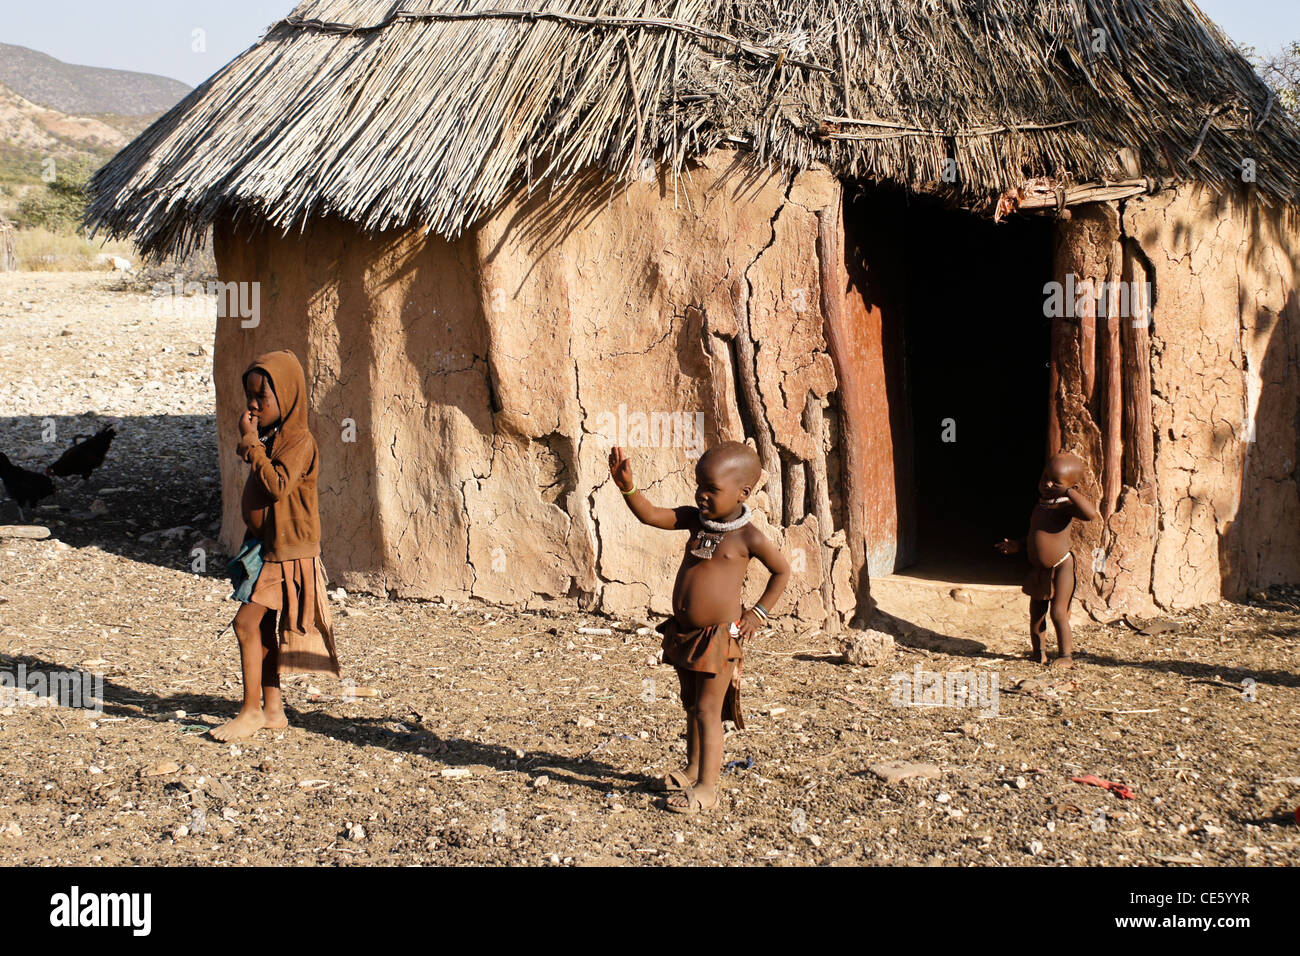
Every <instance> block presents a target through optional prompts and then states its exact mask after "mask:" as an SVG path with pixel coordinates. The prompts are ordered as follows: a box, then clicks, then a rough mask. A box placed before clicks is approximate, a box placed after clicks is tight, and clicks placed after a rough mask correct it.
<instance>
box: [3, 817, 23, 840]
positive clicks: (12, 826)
mask: <svg viewBox="0 0 1300 956" xmlns="http://www.w3.org/2000/svg"><path fill="white" fill-rule="evenodd" d="M22 835H23V828H22V827H20V826H19V825H18V824H17V823H15V822H14V821H13V820H10V821H9V822H8V823H6V824H5V825H4V826H0V836H3V837H8V838H9V839H10V840H17V839H18V838H19V837H20V836H22Z"/></svg>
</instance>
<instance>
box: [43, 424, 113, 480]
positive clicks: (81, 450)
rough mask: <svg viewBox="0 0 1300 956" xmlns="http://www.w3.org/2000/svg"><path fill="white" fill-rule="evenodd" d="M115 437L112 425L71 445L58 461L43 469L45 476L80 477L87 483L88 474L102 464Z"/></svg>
mask: <svg viewBox="0 0 1300 956" xmlns="http://www.w3.org/2000/svg"><path fill="white" fill-rule="evenodd" d="M78 437H80V436H78ZM115 437H117V430H116V429H114V428H113V426H112V425H108V426H105V427H104V428H101V429H100V430H99V431H98V432H96V433H95V435H94V436H93V437H91V438H87V439H86V440H85V441H83V442H79V443H77V444H75V445H73V446H72V447H71V448H69V449H68V450H67V451H65V452H64V453H63V454H62V455H60V456H59V460H58V461H56V462H55V463H54V464H52V465H50V467H49V468H46V469H45V474H47V475H55V476H57V477H59V478H67V477H69V476H71V475H80V476H81V480H82V481H89V480H90V473H91V472H92V471H94V470H95V469H96V468H98V467H99V466H100V465H102V464H103V463H104V456H105V455H107V454H108V446H109V445H111V444H112V443H113V439H114V438H115Z"/></svg>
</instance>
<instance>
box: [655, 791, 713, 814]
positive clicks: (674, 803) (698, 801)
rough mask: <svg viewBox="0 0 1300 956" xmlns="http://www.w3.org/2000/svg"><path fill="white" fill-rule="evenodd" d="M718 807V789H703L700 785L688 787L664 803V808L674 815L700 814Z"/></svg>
mask: <svg viewBox="0 0 1300 956" xmlns="http://www.w3.org/2000/svg"><path fill="white" fill-rule="evenodd" d="M717 805H718V790H717V788H716V787H702V786H700V785H699V784H696V785H695V786H693V787H687V788H686V789H685V790H683V791H681V793H674V794H673V795H672V796H670V797H668V799H666V800H665V801H664V807H665V808H667V809H669V810H671V811H672V812H673V813H699V812H700V811H702V810H712V809H713V808H714V807H716V806H717Z"/></svg>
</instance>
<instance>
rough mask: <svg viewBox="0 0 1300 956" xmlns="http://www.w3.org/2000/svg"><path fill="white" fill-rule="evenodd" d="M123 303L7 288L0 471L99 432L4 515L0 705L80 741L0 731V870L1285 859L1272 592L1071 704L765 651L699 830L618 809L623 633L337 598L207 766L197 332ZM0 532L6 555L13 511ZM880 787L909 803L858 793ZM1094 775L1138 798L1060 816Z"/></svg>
mask: <svg viewBox="0 0 1300 956" xmlns="http://www.w3.org/2000/svg"><path fill="white" fill-rule="evenodd" d="M117 281H118V280H115V279H112V278H110V277H107V276H103V275H90V274H74V275H69V274H53V273H51V274H39V275H38V274H21V273H20V274H9V275H0V381H3V382H4V383H5V386H4V388H3V389H2V390H0V450H3V451H5V452H7V453H8V454H9V455H10V456H11V457H13V458H15V459H17V460H18V461H19V463H21V464H25V465H26V466H27V467H29V468H37V467H39V466H42V465H44V464H47V463H49V461H51V460H53V458H54V457H57V454H58V452H59V451H60V450H61V449H62V447H63V446H64V445H65V444H66V443H67V442H68V441H70V440H71V439H72V437H73V436H74V435H76V434H78V433H89V432H91V431H93V430H95V429H96V428H97V427H99V426H100V425H101V424H102V423H104V422H107V421H114V422H116V423H117V425H118V431H119V437H118V439H117V441H116V442H115V443H114V445H113V448H112V451H111V453H110V455H109V458H108V460H107V462H106V463H105V465H104V466H103V468H102V469H100V471H98V472H96V473H95V475H94V476H93V477H92V478H91V479H90V481H89V482H88V483H85V484H83V483H82V482H81V480H80V479H73V480H72V481H69V482H61V483H60V485H59V490H58V494H57V496H56V497H55V498H53V499H50V500H48V501H47V502H45V503H44V504H43V505H42V506H41V507H40V508H38V509H37V510H36V511H35V512H34V513H31V514H29V515H28V518H29V521H31V522H32V523H38V524H40V525H42V526H44V527H46V528H48V529H49V530H50V532H51V535H50V537H49V538H47V539H44V540H35V539H28V538H19V537H13V536H12V532H6V533H5V535H4V536H3V537H0V675H3V674H7V675H13V677H14V678H16V676H17V675H19V674H25V675H31V674H36V673H42V674H43V673H48V672H50V671H51V670H53V669H59V668H64V669H75V668H84V669H85V670H86V671H91V672H98V673H102V674H103V675H104V677H103V709H102V712H96V711H94V710H79V709H73V708H66V707H64V708H52V707H37V706H31V704H32V703H34V702H38V701H37V700H36V699H35V698H33V697H31V696H29V695H27V694H11V697H12V705H11V706H4V707H0V861H3V862H5V863H18V864H64V863H107V864H190V863H193V864H204V865H211V864H242V863H290V864H306V865H313V864H318V865H341V864H371V863H385V864H413V863H423V864H472V863H490V864H524V865H557V864H558V865H565V864H572V865H577V864H607V863H612V864H653V865H662V864H691V863H741V864H762V863H767V864H778V865H789V864H825V863H838V864H864V863H892V864H941V865H965V864H986V865H987V864H1008V863H1009V864H1048V865H1053V864H1167V865H1178V864H1186V865H1192V864H1210V865H1214V864H1253V865H1275V864H1289V863H1293V862H1295V861H1296V860H1297V848H1298V847H1300V832H1298V828H1297V825H1296V822H1295V817H1294V812H1295V810H1296V808H1297V806H1300V766H1298V761H1297V742H1298V741H1300V592H1297V591H1295V590H1291V589H1276V590H1274V591H1272V592H1270V593H1269V594H1268V595H1267V596H1266V597H1265V598H1264V599H1261V600H1256V601H1252V602H1251V603H1250V604H1226V603H1225V604H1222V605H1219V606H1215V607H1209V608H1203V609H1199V610H1196V611H1193V612H1187V613H1183V614H1179V615H1177V616H1175V617H1173V618H1171V619H1169V620H1168V621H1165V622H1158V623H1157V624H1156V625H1155V626H1153V627H1149V628H1148V630H1150V631H1153V632H1155V633H1149V634H1145V635H1144V634H1141V633H1138V632H1137V631H1135V630H1133V629H1132V628H1130V627H1127V626H1123V625H1120V626H1116V627H1109V628H1104V627H1095V626H1094V627H1092V628H1089V629H1086V630H1084V631H1082V632H1081V633H1080V634H1079V635H1078V639H1079V643H1080V645H1081V646H1082V648H1083V649H1084V650H1085V651H1086V654H1085V655H1083V656H1082V657H1081V658H1080V666H1079V667H1078V668H1077V669H1076V670H1075V672H1073V673H1072V674H1070V675H1068V677H1063V676H1061V675H1059V674H1055V673H1053V674H1052V675H1050V676H1047V677H1045V676H1044V674H1043V672H1042V671H1041V670H1040V669H1038V668H1037V667H1035V666H1034V665H1031V664H1030V663H1028V662H1027V661H1024V660H1021V659H1017V658H1016V657H1015V656H1014V655H1013V654H1011V653H1007V652H1004V651H1002V650H999V649H1001V648H1007V647H1011V646H1013V644H1012V643H1011V642H1008V641H1007V640H1006V635H980V634H952V635H950V636H951V637H952V638H954V640H942V639H934V638H933V637H931V638H929V639H914V638H905V641H907V642H908V643H910V645H911V646H908V644H903V645H900V646H899V647H898V648H897V649H896V651H895V652H894V655H893V657H892V659H890V660H888V661H886V662H885V663H883V664H881V665H878V666H870V667H867V666H864V667H854V666H850V665H847V664H843V663H838V657H837V648H836V647H835V645H834V643H833V642H832V641H831V640H830V639H829V638H827V637H825V636H823V635H820V634H817V633H800V632H795V631H787V630H777V631H774V632H772V633H770V634H768V635H766V636H764V637H763V638H762V639H761V640H760V641H759V642H758V643H757V645H756V646H755V647H754V648H752V649H751V652H750V654H749V656H748V657H747V660H746V667H745V677H746V684H745V697H744V706H745V711H746V714H747V719H748V720H749V727H748V729H746V730H744V731H741V732H736V733H732V734H731V735H729V737H728V739H727V754H726V760H727V761H728V762H729V771H728V773H727V774H726V775H725V777H724V797H723V803H722V806H721V808H720V809H719V810H718V811H716V812H714V813H712V814H709V815H703V816H697V817H685V816H679V815H676V814H670V813H667V812H665V811H663V810H661V809H659V808H658V807H657V806H656V798H655V796H654V795H653V794H651V793H650V792H649V791H648V790H647V788H646V783H647V780H648V778H650V777H652V776H654V775H657V774H660V773H662V772H664V771H665V770H667V769H669V768H671V767H674V766H676V765H677V764H678V762H679V761H680V760H681V759H682V758H681V754H680V751H681V749H682V744H681V742H680V739H679V737H680V733H681V730H682V718H681V716H680V712H679V710H678V705H677V703H676V701H675V699H674V693H673V692H674V690H675V681H674V679H673V675H672V672H671V670H670V669H667V668H664V667H662V666H656V662H655V652H656V649H657V643H656V641H655V639H654V636H653V635H648V634H645V633H638V630H639V629H643V628H644V624H645V623H646V622H641V621H609V620H599V619H592V618H584V617H581V616H577V615H570V616H547V615H542V614H519V613H515V612H512V611H506V610H502V609H498V608H492V607H488V606H484V605H473V606H463V607H456V606H446V605H434V604H420V603H413V602H391V601H387V600H381V599H378V598H373V597H366V596H347V597H345V598H343V599H341V600H338V601H336V611H337V624H338V633H339V645H340V652H341V656H342V659H343V663H344V669H345V677H346V678H347V679H348V683H347V684H345V685H340V684H338V683H337V682H333V681H325V680H316V681H313V680H307V679H294V680H293V681H291V682H290V684H289V686H288V688H287V697H288V700H289V703H290V719H291V721H292V724H293V726H292V727H291V729H289V730H287V731H283V732H263V733H261V734H260V735H258V736H257V737H256V738H254V739H252V740H249V741H246V742H242V743H239V744H236V745H230V744H224V745H223V744H219V743H217V742H215V741H213V740H212V739H210V738H209V737H208V736H207V735H206V730H207V729H208V728H209V727H211V726H213V725H215V724H217V723H219V722H221V721H223V720H224V719H226V718H228V717H229V716H231V715H232V714H233V713H234V711H235V710H236V707H237V699H238V692H239V687H238V672H237V657H236V650H235V642H234V640H233V637H232V636H231V635H230V633H229V632H226V633H225V634H224V635H222V634H219V632H221V631H222V629H223V627H224V626H225V624H226V623H227V622H228V620H229V618H230V616H231V613H232V611H233V605H232V604H231V602H229V601H228V600H226V596H227V594H228V592H229V587H228V586H227V585H226V584H225V582H224V581H223V580H222V579H221V578H220V577H219V576H218V575H219V571H220V565H221V564H222V563H223V562H222V561H221V560H220V559H219V558H215V556H213V557H214V560H211V561H209V562H208V566H207V567H206V569H205V570H204V572H203V573H196V572H195V570H194V565H193V562H194V551H193V549H194V548H195V547H196V546H198V547H201V548H205V549H211V548H212V542H211V540H210V539H211V537H212V536H213V534H214V532H215V524H214V522H215V520H216V516H217V510H218V486H217V481H216V467H215V454H216V453H215V442H214V435H213V422H212V408H213V396H212V384H211V380H210V374H209V373H210V363H211V356H210V354H209V353H210V351H211V343H212V333H213V323H214V322H215V319H213V318H212V317H211V315H212V312H211V311H204V310H201V309H194V310H192V314H180V315H175V314H174V315H171V316H167V315H162V314H159V310H158V308H157V307H156V303H155V302H154V300H152V299H151V298H150V297H149V296H147V295H143V294H136V293H128V292H119V291H114V286H115V285H116V284H117ZM51 422H52V423H53V429H54V434H53V436H52V437H53V440H52V441H48V442H47V441H44V440H43V439H44V438H46V437H51V436H49V435H48V434H47V430H48V428H49V425H50V423H51ZM0 523H4V524H8V525H13V524H17V523H18V517H17V512H16V509H15V508H14V505H13V503H12V502H10V501H7V500H6V501H3V502H0ZM1161 627H1164V628H1166V630H1163V631H1161V630H1160V628H1161ZM583 629H586V631H587V632H584V630H583ZM592 629H594V630H592ZM918 668H919V669H920V670H921V671H922V672H937V673H955V672H962V673H973V674H978V675H983V681H984V682H983V683H981V684H980V685H979V687H980V688H982V689H983V690H985V691H989V690H990V689H991V683H990V679H991V678H992V677H994V676H996V678H997V681H998V688H997V692H996V693H992V694H991V695H990V696H989V697H988V698H987V699H986V700H984V701H979V700H978V699H976V698H978V694H976V695H973V697H972V699H971V700H970V703H973V704H977V705H980V706H973V707H972V706H966V707H962V706H952V707H924V706H906V705H904V704H903V703H902V702H901V701H900V699H899V690H900V687H901V685H900V683H899V681H898V679H897V675H899V674H900V673H901V674H907V675H909V676H911V677H915V676H916V674H917V669H918ZM3 679H4V678H0V680H3ZM10 679H11V680H12V679H13V678H10ZM6 703H10V701H0V704H6ZM898 762H903V763H912V764H917V765H920V766H916V767H912V768H911V769H912V770H913V771H914V772H918V773H921V774H923V775H922V776H914V777H910V778H907V779H901V780H898V779H895V778H896V776H897V774H891V773H890V769H891V768H890V767H888V766H882V765H886V764H890V763H898ZM873 768H874V769H873ZM893 769H895V770H897V769H898V768H897V767H895V768H893ZM1088 774H1092V775H1095V776H1096V777H1098V778H1101V779H1103V780H1108V781H1117V782H1122V783H1123V784H1126V785H1127V786H1128V787H1129V788H1130V789H1131V791H1132V799H1123V798H1122V797H1121V796H1119V795H1118V794H1116V793H1113V792H1111V791H1108V790H1105V789H1102V788H1099V787H1096V786H1089V785H1085V784H1080V783H1075V782H1071V777H1081V776H1084V775H1088Z"/></svg>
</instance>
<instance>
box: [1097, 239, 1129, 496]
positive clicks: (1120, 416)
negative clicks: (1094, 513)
mask: <svg viewBox="0 0 1300 956" xmlns="http://www.w3.org/2000/svg"><path fill="white" fill-rule="evenodd" d="M1123 277H1124V247H1123V245H1121V244H1120V243H1118V242H1116V243H1114V245H1113V246H1112V248H1111V252H1110V270H1109V273H1108V274H1107V276H1106V281H1107V283H1108V284H1107V286H1106V290H1107V294H1106V326H1105V328H1106V334H1105V338H1104V339H1103V342H1102V353H1101V354H1102V360H1103V361H1104V362H1105V367H1104V369H1103V374H1104V377H1105V385H1106V391H1105V394H1104V395H1103V396H1102V407H1101V434H1102V474H1101V489H1102V496H1101V513H1102V516H1103V517H1105V518H1109V517H1110V516H1111V515H1113V514H1114V513H1115V509H1116V508H1117V507H1118V506H1119V495H1120V491H1121V490H1122V488H1123V485H1124V427H1123V422H1124V400H1123V378H1124V372H1123V368H1124V358H1123V351H1122V347H1121V345H1120V322H1121V321H1122V320H1121V318H1120V314H1119V306H1120V295H1119V284H1120V282H1121V281H1122V280H1123Z"/></svg>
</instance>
